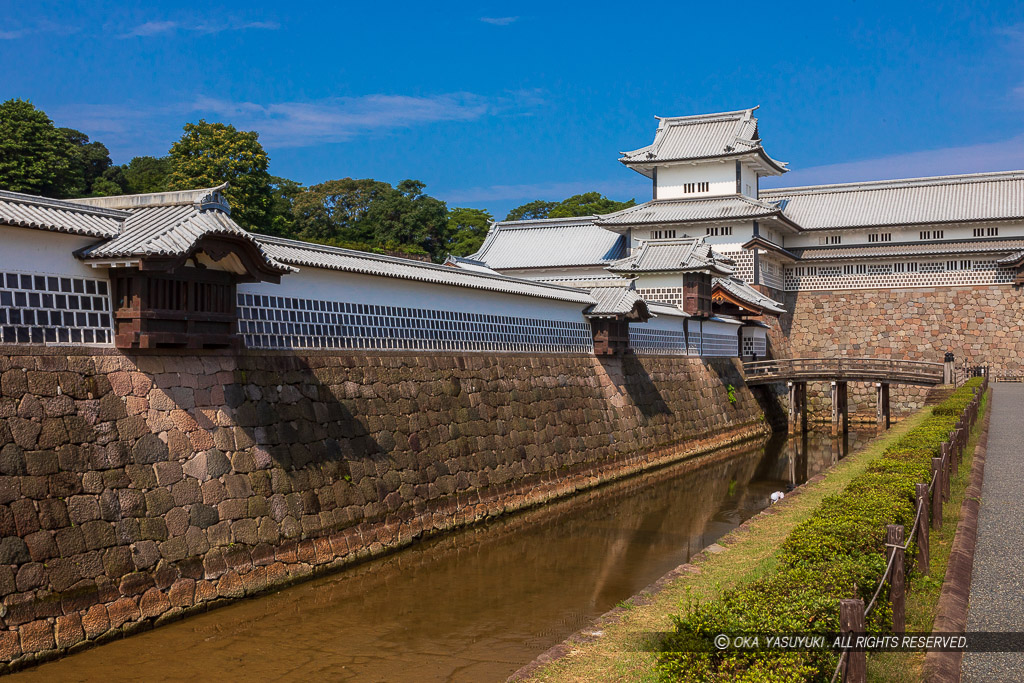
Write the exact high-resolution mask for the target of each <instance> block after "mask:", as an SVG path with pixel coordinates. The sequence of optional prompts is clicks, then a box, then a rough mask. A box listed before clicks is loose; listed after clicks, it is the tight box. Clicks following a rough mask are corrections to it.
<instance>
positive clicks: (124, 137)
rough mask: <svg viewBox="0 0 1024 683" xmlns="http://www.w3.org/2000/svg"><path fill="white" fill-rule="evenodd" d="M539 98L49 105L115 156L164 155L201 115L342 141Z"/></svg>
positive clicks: (319, 140)
mask: <svg viewBox="0 0 1024 683" xmlns="http://www.w3.org/2000/svg"><path fill="white" fill-rule="evenodd" d="M542 104H543V100H542V99H541V97H540V94H539V93H537V92H535V91H522V92H515V93H509V94H508V95H507V96H504V97H483V96H481V95H476V94H473V93H464V92H460V93H444V94H439V95H427V96H412V95H390V94H371V95H363V96H359V97H336V98H329V99H322V100H315V101H310V102H276V103H267V104H263V103H257V102H246V101H241V102H236V101H231V100H226V99H218V98H214V97H199V98H197V99H195V100H191V101H183V102H171V103H168V104H164V105H156V106H154V105H143V104H139V103H136V102H131V101H129V102H125V103H121V104H76V105H65V106H60V107H54V108H53V109H52V110H50V109H48V110H47V111H48V112H49V113H50V116H51V117H52V118H53V120H54V121H56V122H57V125H61V126H70V127H72V128H77V129H80V130H82V131H84V132H86V133H87V134H89V135H90V136H92V137H95V138H97V139H99V140H101V141H102V142H103V143H104V144H106V145H107V146H108V147H109V148H110V149H111V151H112V152H114V153H115V155H117V156H135V155H137V154H161V153H163V152H164V151H165V150H166V149H167V146H168V145H169V144H170V143H171V142H172V141H173V140H175V139H177V138H178V136H180V135H181V126H182V125H184V123H185V122H187V121H197V120H199V119H200V118H205V119H206V120H208V121H221V122H223V123H230V124H232V125H234V126H235V127H236V128H239V129H240V130H255V131H258V132H259V134H260V140H261V142H263V144H264V145H266V146H267V147H269V148H274V147H277V148H281V147H306V146H311V145H318V144H327V143H336V142H344V141H346V140H350V139H352V138H353V137H356V136H359V135H370V134H382V133H385V132H388V131H390V130H393V129H395V128H412V127H417V126H425V125H430V124H434V123H441V122H459V121H475V120H478V119H480V118H482V117H484V116H493V115H514V114H518V113H520V112H523V111H528V110H530V109H531V108H536V107H539V106H541V105H542Z"/></svg>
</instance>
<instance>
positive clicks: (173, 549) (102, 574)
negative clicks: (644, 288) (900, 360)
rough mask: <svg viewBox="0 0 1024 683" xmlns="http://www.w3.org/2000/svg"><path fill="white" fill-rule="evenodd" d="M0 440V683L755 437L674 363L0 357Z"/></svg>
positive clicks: (734, 376)
mask: <svg viewBox="0 0 1024 683" xmlns="http://www.w3.org/2000/svg"><path fill="white" fill-rule="evenodd" d="M729 385H732V386H733V387H734V388H735V391H734V395H735V403H732V402H730V400H729V393H730V392H729V388H728V387H729ZM0 418H2V420H0V536H2V539H0V598H2V606H0V669H7V668H11V667H12V666H13V667H17V666H21V665H24V664H26V663H30V662H32V661H35V660H38V659H41V658H46V657H51V656H55V655H57V654H59V653H60V652H66V651H68V650H69V649H72V648H76V647H82V646H85V645H87V644H89V643H94V642H102V641H103V640H104V639H109V638H112V637H117V636H119V635H120V634H122V633H124V632H129V631H132V630H135V629H139V628H144V627H147V626H150V625H152V624H159V623H161V622H163V621H167V620H170V619H175V618H178V617H181V616H183V615H185V614H187V613H189V612H190V611H195V610H199V609H206V608H208V607H210V606H213V605H216V604H219V603H222V602H224V601H226V600H231V599H235V598H241V597H243V596H246V595H252V594H256V593H259V592H261V591H264V590H267V589H269V588H272V587H278V586H282V585H285V584H287V583H289V582H293V581H296V580H300V579H303V578H305V577H308V576H311V575H313V574H314V573H317V572H320V571H324V570H328V569H331V568H336V567H340V566H343V565H345V564H348V563H352V562H355V561H359V560H362V559H365V558H368V557H371V556H374V555H378V554H381V553H384V552H388V551H389V550H391V549H394V548H398V547H401V546H402V545H405V544H408V543H410V542H412V541H413V540H414V539H416V538H419V537H422V536H424V535H427V534H431V533H435V532H438V531H442V530H445V529H450V528H453V527H456V526H460V525H465V524H471V523H473V522H476V521H480V520H482V519H485V518H487V517H490V516H495V515H499V514H502V513H505V512H509V511H513V510H516V509H520V508H523V507H526V506H530V505H535V504H538V503H542V502H544V501H547V500H550V499H553V498H556V497H559V496H564V495H569V494H571V493H573V492H574V491H576V490H579V489H583V488H587V487H591V486H594V485H597V484H599V483H601V482H603V481H608V480H611V479H614V478H617V477H621V476H624V475H627V474H630V473H633V472H638V471H641V470H643V469H646V468H649V467H651V466H654V465H657V464H661V463H665V462H671V461H674V460H678V459H681V458H684V457H687V456H688V455H692V454H695V453H698V452H702V451H706V450H708V449H710V448H713V447H715V446H720V445H725V444H727V443H730V442H734V441H737V440H739V439H742V438H749V437H751V436H754V435H756V434H761V433H764V432H765V431H766V426H765V423H764V413H763V412H762V408H761V406H759V405H758V403H757V401H756V400H755V397H754V396H753V395H752V394H751V392H750V391H749V390H747V389H746V388H745V387H744V385H743V382H742V378H741V374H740V372H739V369H738V363H737V361H735V360H732V359H721V360H711V361H709V360H703V361H702V360H700V359H691V358H678V357H658V358H654V357H651V358H635V357H627V358H626V359H624V360H611V361H602V360H599V359H597V358H594V357H592V356H521V355H507V356H485V355H471V354H461V355H457V354H453V355H441V354H438V355H427V354H386V353H381V354H376V355H374V354H366V353H348V354H343V353H333V354H332V353H309V354H305V355H295V354H287V353H277V354H275V353H262V354H256V353H242V354H228V353H223V354H219V353H207V354H203V355H198V356H197V355H179V354H173V353H167V354H161V355H139V356H126V355H123V354H121V353H119V352H115V351H112V350H111V351H106V352H104V351H97V350H91V351H89V350H77V351H76V350H69V349H30V348H18V349H12V350H8V352H7V354H6V355H4V356H0Z"/></svg>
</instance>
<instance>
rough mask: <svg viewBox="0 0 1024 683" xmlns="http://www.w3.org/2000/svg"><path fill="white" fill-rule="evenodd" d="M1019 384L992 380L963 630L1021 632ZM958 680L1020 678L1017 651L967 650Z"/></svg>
mask: <svg viewBox="0 0 1024 683" xmlns="http://www.w3.org/2000/svg"><path fill="white" fill-rule="evenodd" d="M1022 417H1024V384H1017V383H1011V384H1007V383H1005V382H996V383H993V384H992V420H991V423H990V425H989V433H988V454H987V455H986V458H985V481H984V483H983V484H982V495H981V509H980V511H979V513H978V541H977V545H976V547H975V551H974V570H973V573H972V575H971V598H970V607H969V608H968V612H967V630H968V631H1024V429H1022V428H1021V427H1022V425H1021V418H1022ZM961 671H962V674H963V679H962V680H964V681H1020V680H1022V678H1024V653H1022V652H968V653H965V654H964V659H963V667H962V669H961Z"/></svg>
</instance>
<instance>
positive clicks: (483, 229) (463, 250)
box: [447, 208, 494, 256]
mask: <svg viewBox="0 0 1024 683" xmlns="http://www.w3.org/2000/svg"><path fill="white" fill-rule="evenodd" d="M493 222H494V217H493V216H491V214H490V212H489V211H484V210H483V209H466V208H455V209H452V210H451V211H449V212H448V235H447V237H448V251H449V252H451V253H452V254H455V255H456V256H469V255H470V254H475V253H476V252H477V251H479V250H480V245H481V244H483V243H484V238H485V237H486V236H487V231H488V230H489V229H490V227H491V223H493Z"/></svg>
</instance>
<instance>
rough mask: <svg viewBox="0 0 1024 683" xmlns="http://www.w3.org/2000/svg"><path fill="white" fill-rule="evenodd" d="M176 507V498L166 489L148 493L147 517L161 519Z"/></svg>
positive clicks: (157, 489)
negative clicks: (160, 517)
mask: <svg viewBox="0 0 1024 683" xmlns="http://www.w3.org/2000/svg"><path fill="white" fill-rule="evenodd" d="M172 507H174V497H173V496H172V495H171V492H170V491H168V490H167V489H165V488H156V489H153V490H152V491H147V492H146V515H147V516H149V517H159V516H161V515H165V514H167V512H168V510H170V509H171V508H172Z"/></svg>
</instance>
